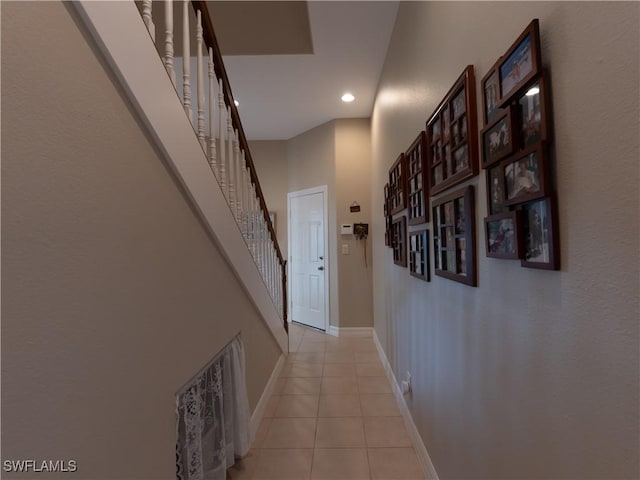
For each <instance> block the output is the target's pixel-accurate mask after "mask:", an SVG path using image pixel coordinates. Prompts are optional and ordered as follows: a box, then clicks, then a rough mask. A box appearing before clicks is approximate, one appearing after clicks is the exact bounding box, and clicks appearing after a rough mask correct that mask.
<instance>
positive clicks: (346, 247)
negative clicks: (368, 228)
mask: <svg viewBox="0 0 640 480" xmlns="http://www.w3.org/2000/svg"><path fill="white" fill-rule="evenodd" d="M342 254H343V255H349V244H348V243H345V244H343V245H342Z"/></svg>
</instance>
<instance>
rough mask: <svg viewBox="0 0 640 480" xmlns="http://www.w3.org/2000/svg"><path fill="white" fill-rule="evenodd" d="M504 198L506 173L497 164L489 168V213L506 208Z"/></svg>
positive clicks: (492, 213)
mask: <svg viewBox="0 0 640 480" xmlns="http://www.w3.org/2000/svg"><path fill="white" fill-rule="evenodd" d="M504 200H505V195H504V175H503V173H502V167H501V166H500V165H496V166H495V167H491V168H489V169H488V170H487V207H488V208H487V210H488V212H489V214H490V215H496V214H498V213H502V212H503V211H504V210H506V209H507V207H505V205H504Z"/></svg>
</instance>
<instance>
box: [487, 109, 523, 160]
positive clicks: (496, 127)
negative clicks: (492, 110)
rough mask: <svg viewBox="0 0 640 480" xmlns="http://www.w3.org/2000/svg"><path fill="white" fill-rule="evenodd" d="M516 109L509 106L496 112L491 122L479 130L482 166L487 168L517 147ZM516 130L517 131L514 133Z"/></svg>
mask: <svg viewBox="0 0 640 480" xmlns="http://www.w3.org/2000/svg"><path fill="white" fill-rule="evenodd" d="M516 113H517V112H516V109H515V108H513V107H511V106H509V107H507V108H506V109H504V110H502V112H498V115H497V116H495V118H494V120H493V122H491V123H490V124H489V125H487V126H486V127H485V128H484V129H482V131H481V132H480V138H481V140H482V168H488V167H490V166H492V165H494V164H495V163H497V162H499V161H500V160H502V159H503V158H505V157H508V156H509V155H511V154H513V153H514V152H515V151H516V150H517V149H518V139H519V136H520V135H519V134H518V133H519V130H518V126H517V124H516ZM516 132H518V133H516Z"/></svg>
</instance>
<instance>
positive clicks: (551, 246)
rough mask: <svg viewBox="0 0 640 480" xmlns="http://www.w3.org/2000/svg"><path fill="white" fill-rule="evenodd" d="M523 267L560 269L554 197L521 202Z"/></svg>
mask: <svg viewBox="0 0 640 480" xmlns="http://www.w3.org/2000/svg"><path fill="white" fill-rule="evenodd" d="M521 215H522V237H523V257H522V260H521V261H520V263H521V265H522V266H523V267H527V268H541V269H545V270H559V269H560V255H559V251H558V250H557V249H558V245H559V241H558V220H557V218H558V217H557V210H556V202H555V197H553V196H550V197H545V198H541V199H539V200H534V201H532V202H529V203H526V204H523V205H522V206H521Z"/></svg>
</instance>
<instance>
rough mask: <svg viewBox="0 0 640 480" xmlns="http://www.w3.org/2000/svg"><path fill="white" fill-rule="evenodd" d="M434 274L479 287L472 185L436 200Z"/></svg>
mask: <svg viewBox="0 0 640 480" xmlns="http://www.w3.org/2000/svg"><path fill="white" fill-rule="evenodd" d="M432 218H433V253H434V263H435V273H436V275H438V276H441V277H445V278H448V279H450V280H455V281H457V282H460V283H464V284H465V285H470V286H473V287H475V286H477V284H478V282H477V276H476V247H475V245H476V243H475V203H474V189H473V186H468V187H465V188H463V189H460V190H457V191H455V192H453V193H451V194H449V195H446V196H444V197H441V198H438V199H437V200H433V217H432Z"/></svg>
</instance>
